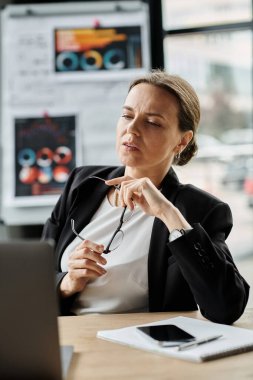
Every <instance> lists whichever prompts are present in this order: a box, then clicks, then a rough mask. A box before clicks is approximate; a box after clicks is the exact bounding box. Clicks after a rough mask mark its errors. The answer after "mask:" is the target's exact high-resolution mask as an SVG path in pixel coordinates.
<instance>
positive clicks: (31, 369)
mask: <svg viewBox="0 0 253 380" xmlns="http://www.w3.org/2000/svg"><path fill="white" fill-rule="evenodd" d="M0 299H1V313H0V337H1V345H0V358H1V364H0V379H5V380H8V379H19V380H22V379H25V380H30V379H31V380H35V379H36V380H40V379H43V380H60V379H62V371H61V360H60V347H59V337H58V325H57V314H58V310H57V296H56V290H55V283H54V263H53V248H52V246H50V244H49V243H47V242H42V241H28V240H21V241H11V242H9V241H7V242H0Z"/></svg>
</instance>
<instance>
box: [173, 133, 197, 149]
mask: <svg viewBox="0 0 253 380" xmlns="http://www.w3.org/2000/svg"><path fill="white" fill-rule="evenodd" d="M192 138H193V131H186V132H184V133H183V134H182V137H181V141H180V143H179V144H178V145H177V150H178V152H179V153H182V151H183V150H184V149H185V148H186V147H187V145H188V144H189V143H190V141H191V140H192Z"/></svg>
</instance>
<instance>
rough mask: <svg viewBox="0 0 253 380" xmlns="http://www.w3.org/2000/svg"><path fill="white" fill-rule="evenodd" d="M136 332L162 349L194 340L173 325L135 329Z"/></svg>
mask: <svg viewBox="0 0 253 380" xmlns="http://www.w3.org/2000/svg"><path fill="white" fill-rule="evenodd" d="M137 330H138V331H139V332H140V333H141V334H142V335H143V336H145V337H147V338H148V339H149V340H151V341H153V342H155V343H157V344H158V345H159V346H162V347H173V346H179V345H180V344H183V343H186V342H191V341H193V340H195V339H196V338H195V337H194V336H193V335H191V334H189V333H188V332H186V331H184V330H183V329H181V328H179V327H177V326H175V325H156V326H143V327H137Z"/></svg>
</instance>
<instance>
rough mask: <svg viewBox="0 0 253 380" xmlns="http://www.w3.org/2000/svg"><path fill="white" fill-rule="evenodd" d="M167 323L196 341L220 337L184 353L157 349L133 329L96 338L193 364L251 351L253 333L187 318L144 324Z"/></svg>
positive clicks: (252, 348)
mask: <svg viewBox="0 0 253 380" xmlns="http://www.w3.org/2000/svg"><path fill="white" fill-rule="evenodd" d="M167 323H169V324H174V325H176V326H178V327H181V328H182V329H184V330H185V331H187V332H188V333H190V334H192V335H194V336H195V337H196V338H197V339H202V338H205V337H209V336H213V335H220V334H221V335H222V337H221V338H220V339H218V340H215V341H212V342H209V343H205V344H201V345H199V346H195V347H192V348H190V349H188V350H185V351H178V348H177V347H159V346H158V345H156V344H155V343H152V342H149V341H148V340H147V339H146V338H145V337H142V336H141V334H140V333H139V332H138V331H137V329H136V326H131V327H124V328H121V329H114V330H103V331H98V332H97V337H98V338H101V339H106V340H109V341H112V342H115V343H120V344H124V345H127V346H131V347H134V348H138V349H142V350H146V351H150V352H154V353H157V354H161V355H166V356H171V357H174V358H177V359H183V360H189V361H193V362H203V361H208V360H213V359H218V358H221V357H225V356H229V355H234V354H239V353H242V352H246V351H251V350H253V330H248V329H243V328H238V327H234V326H228V325H222V324H217V323H213V322H208V321H202V320H198V319H194V318H187V317H176V318H170V319H166V320H162V321H157V322H153V323H147V324H146V325H158V324H167ZM138 326H140V325H138ZM142 326H145V325H142Z"/></svg>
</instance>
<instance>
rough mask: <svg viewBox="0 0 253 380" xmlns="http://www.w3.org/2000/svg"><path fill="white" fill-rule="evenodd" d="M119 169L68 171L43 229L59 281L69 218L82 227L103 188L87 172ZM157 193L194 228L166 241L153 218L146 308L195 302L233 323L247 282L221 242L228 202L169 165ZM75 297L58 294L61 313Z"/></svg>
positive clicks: (227, 226)
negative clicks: (182, 177) (184, 182)
mask: <svg viewBox="0 0 253 380" xmlns="http://www.w3.org/2000/svg"><path fill="white" fill-rule="evenodd" d="M124 169H125V168H124V167H106V166H87V167H79V168H76V169H75V170H74V171H73V172H72V173H71V175H70V177H69V179H68V182H67V184H66V186H65V189H64V191H63V193H62V195H61V197H60V198H59V201H58V202H57V204H56V206H55V208H54V210H53V212H52V215H51V217H50V218H49V219H48V220H47V222H46V224H45V226H44V230H43V235H42V237H43V239H53V240H54V241H55V266H56V272H57V285H58V286H59V283H60V282H61V280H62V278H63V276H64V275H65V274H66V273H62V272H61V269H60V260H61V256H62V254H63V252H64V250H65V248H66V247H67V245H68V244H69V243H70V242H71V241H72V240H73V232H72V230H71V223H70V220H71V219H72V218H73V219H74V220H75V222H76V230H77V231H78V232H79V231H81V230H82V229H83V228H84V226H85V225H87V224H88V223H89V221H90V219H91V217H92V216H93V214H94V213H95V211H96V210H97V209H98V207H99V206H100V204H101V202H102V200H103V199H104V197H105V195H106V192H107V191H108V186H106V185H105V184H104V183H103V182H102V181H98V180H94V179H90V178H88V177H89V176H90V175H97V176H99V177H102V178H105V179H109V178H114V177H118V176H121V175H123V174H124ZM162 193H163V194H164V196H165V197H166V198H167V199H168V200H169V201H171V202H172V203H173V204H174V205H175V206H176V207H177V208H178V209H179V210H180V211H181V213H182V214H183V215H184V217H185V218H186V220H187V221H188V222H189V223H190V224H191V226H192V227H193V229H192V230H189V231H187V232H186V234H185V235H183V236H182V237H180V238H179V239H176V240H174V241H173V242H171V243H169V240H168V237H169V234H170V231H169V230H168V229H167V227H166V226H165V224H164V223H163V222H162V221H161V220H160V219H157V218H155V221H154V225H153V229H152V235H151V242H150V249H149V257H148V283H149V310H150V311H188V310H196V309H197V308H198V307H199V308H200V311H201V313H202V314H203V316H204V317H206V318H208V319H210V320H211V321H214V322H219V323H228V324H230V323H233V322H234V321H235V320H236V319H238V318H239V317H240V316H241V314H242V313H243V311H244V308H245V306H246V304H247V300H248V293H249V286H248V284H247V283H246V281H245V280H244V279H243V277H242V276H241V275H240V273H239V272H238V270H237V268H236V266H235V264H234V262H233V259H232V257H231V254H230V252H229V250H228V247H227V245H226V243H225V239H226V238H227V236H228V234H229V232H230V230H231V228H232V215H231V211H230V208H229V206H228V205H227V204H226V203H223V202H222V201H220V200H219V199H217V198H216V197H214V196H212V195H210V194H208V193H207V192H205V191H203V190H200V189H198V188H196V187H194V186H192V185H182V184H180V182H179V181H178V178H177V176H176V174H175V172H174V170H173V169H172V168H171V169H170V170H169V172H168V174H167V175H166V176H165V178H164V180H163V182H162ZM74 298H75V297H74V296H73V297H70V298H69V299H65V300H63V299H62V300H61V311H62V313H63V314H68V312H69V309H70V307H71V304H72V302H73V300H74ZM197 305H198V307H197Z"/></svg>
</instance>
